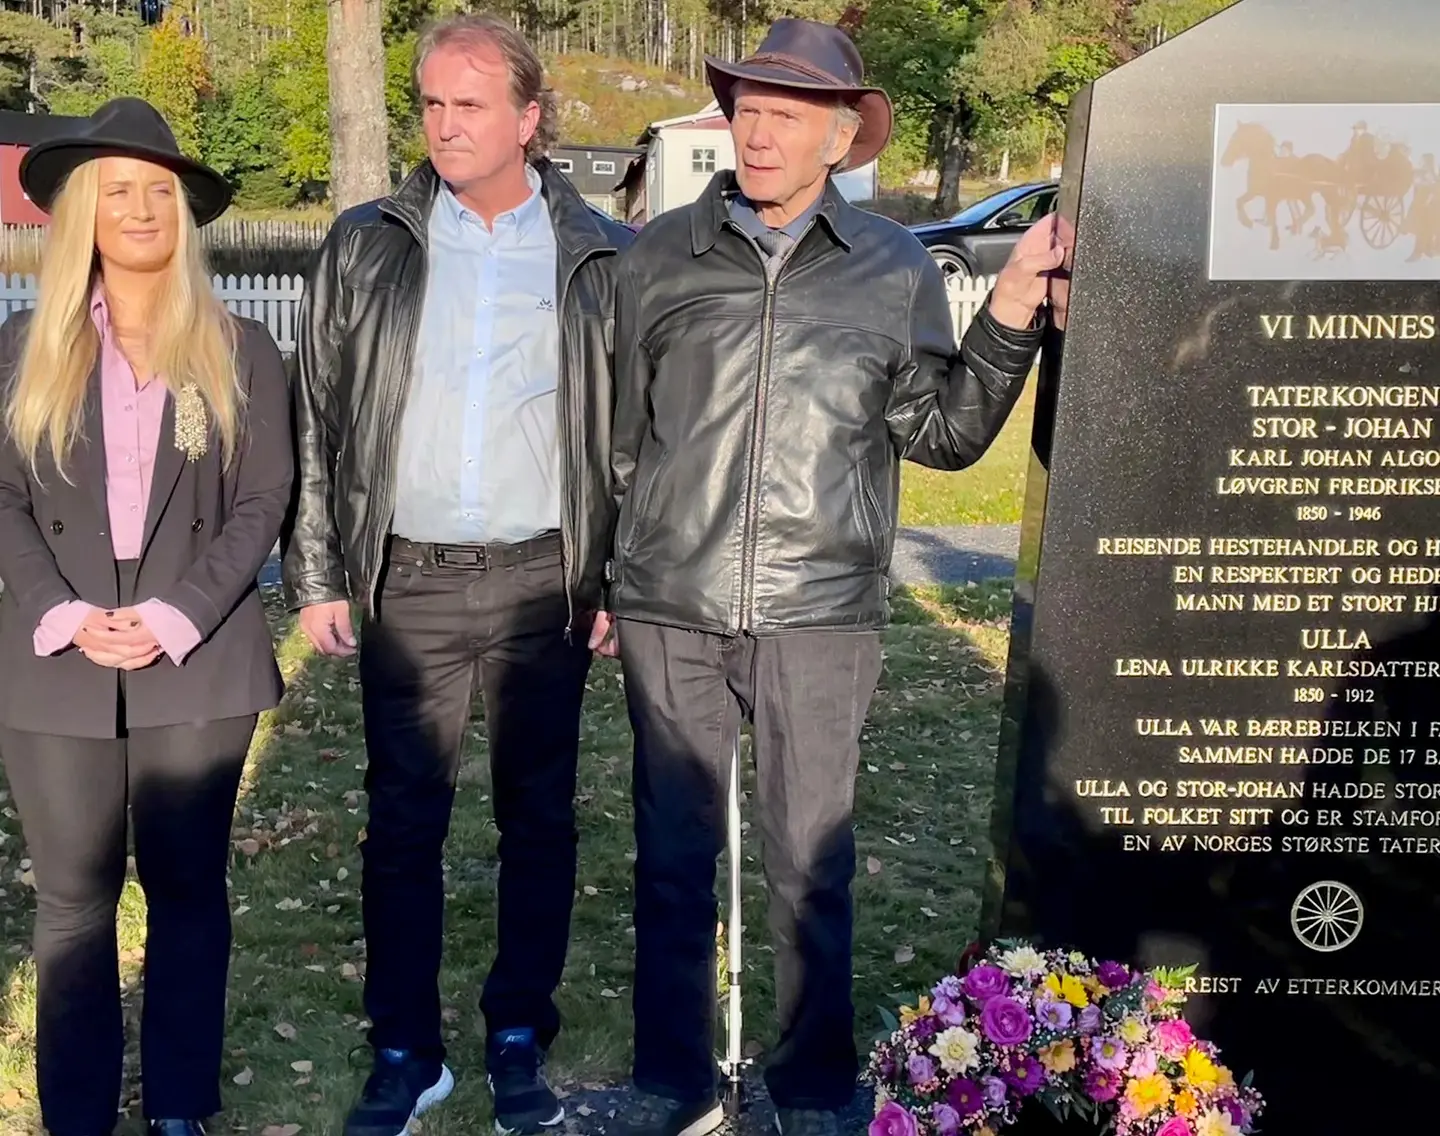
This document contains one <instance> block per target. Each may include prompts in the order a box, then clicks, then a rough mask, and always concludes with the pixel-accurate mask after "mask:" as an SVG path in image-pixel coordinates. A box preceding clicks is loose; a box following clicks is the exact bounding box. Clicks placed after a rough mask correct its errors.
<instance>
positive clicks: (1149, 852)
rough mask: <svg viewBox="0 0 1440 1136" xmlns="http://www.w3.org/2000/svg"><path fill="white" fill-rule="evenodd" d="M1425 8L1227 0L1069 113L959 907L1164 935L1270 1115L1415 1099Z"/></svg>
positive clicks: (998, 920)
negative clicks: (984, 870) (982, 780)
mask: <svg viewBox="0 0 1440 1136" xmlns="http://www.w3.org/2000/svg"><path fill="white" fill-rule="evenodd" d="M1437 45H1440V3H1436V2H1435V0H1364V2H1363V3H1362V2H1358V0H1240V2H1239V3H1238V4H1236V5H1235V6H1234V7H1232V8H1230V9H1228V10H1226V11H1225V12H1223V13H1221V14H1219V15H1217V16H1215V17H1213V18H1212V19H1210V20H1208V21H1206V22H1205V23H1203V24H1201V25H1199V26H1198V27H1196V28H1194V29H1192V30H1190V31H1189V32H1186V33H1185V34H1183V35H1180V36H1178V37H1176V38H1174V39H1173V40H1171V41H1170V42H1168V43H1165V44H1163V45H1161V46H1160V47H1159V48H1157V49H1155V50H1153V51H1150V52H1147V53H1145V54H1143V55H1141V56H1140V57H1139V58H1138V59H1136V60H1134V61H1133V62H1131V63H1129V64H1127V65H1126V66H1124V67H1121V68H1119V69H1118V70H1116V71H1114V72H1112V73H1110V74H1109V75H1107V76H1105V77H1104V78H1102V79H1100V80H1099V81H1098V82H1096V83H1095V84H1093V85H1092V86H1091V87H1090V88H1088V89H1087V90H1085V91H1084V92H1082V94H1081V96H1080V97H1079V99H1078V100H1077V102H1076V104H1075V105H1074V107H1073V110H1072V118H1071V125H1070V132H1069V136H1068V138H1067V148H1066V154H1065V163H1064V174H1063V179H1062V190H1061V194H1060V204H1059V211H1060V214H1061V218H1062V221H1061V226H1060V229H1061V233H1062V238H1063V239H1064V240H1065V242H1066V244H1067V246H1068V247H1069V252H1070V256H1069V257H1068V259H1067V267H1068V272H1069V280H1068V283H1067V282H1057V285H1056V289H1055V294H1054V296H1053V304H1054V306H1053V317H1052V318H1053V324H1054V326H1053V329H1052V333H1051V335H1050V342H1049V345H1048V347H1047V351H1046V356H1045V360H1044V362H1043V363H1042V371H1041V379H1040V388H1039V392H1038V403H1037V421H1036V429H1035V438H1034V449H1033V455H1032V463H1031V465H1032V469H1031V481H1030V493H1029V498H1028V500H1027V506H1026V513H1027V516H1026V520H1025V525H1024V535H1023V538H1022V548H1021V553H1020V561H1019V568H1018V574H1017V583H1016V607H1015V620H1014V634H1013V643H1012V649H1011V650H1012V656H1011V667H1010V674H1009V676H1008V683H1007V708H1006V717H1005V724H1004V727H1003V729H1002V745H1001V766H1000V777H999V784H998V792H997V813H996V817H997V823H996V844H995V847H996V853H995V860H994V861H993V862H992V865H991V868H992V870H991V876H990V882H991V894H990V895H989V896H988V897H987V900H988V902H987V911H986V928H987V931H988V932H989V933H991V934H994V933H1001V934H1005V933H1008V934H1026V935H1035V936H1037V937H1039V938H1041V939H1043V940H1044V941H1045V942H1046V943H1047V944H1049V945H1065V946H1071V947H1074V948H1076V949H1080V950H1083V951H1085V952H1086V953H1088V954H1092V955H1101V956H1113V957H1116V958H1119V959H1122V960H1129V961H1133V962H1136V963H1142V964H1146V965H1153V964H1169V965H1177V964H1186V963H1191V962H1193V963H1196V964H1198V970H1197V972H1196V973H1195V975H1194V976H1193V978H1192V979H1191V983H1192V989H1193V992H1194V995H1195V997H1194V999H1193V1001H1192V1004H1191V1010H1190V1017H1191V1020H1192V1023H1193V1024H1195V1025H1196V1026H1197V1027H1198V1028H1199V1029H1200V1030H1201V1031H1202V1032H1203V1034H1204V1035H1205V1036H1207V1037H1209V1038H1211V1039H1213V1040H1214V1041H1215V1042H1216V1043H1217V1044H1219V1045H1220V1046H1221V1047H1222V1049H1223V1051H1224V1055H1225V1058H1226V1061H1227V1064H1229V1065H1230V1066H1231V1067H1232V1068H1233V1069H1235V1070H1236V1071H1237V1073H1243V1072H1244V1071H1246V1070H1252V1071H1253V1072H1254V1075H1255V1083H1256V1086H1257V1087H1258V1088H1259V1089H1260V1090H1261V1091H1262V1092H1263V1093H1264V1094H1265V1095H1266V1097H1267V1098H1268V1101H1269V1107H1268V1108H1267V1111H1266V1115H1265V1117H1264V1120H1263V1128H1264V1130H1265V1131H1266V1132H1268V1133H1273V1134H1275V1136H1353V1134H1355V1133H1358V1132H1365V1133H1370V1132H1375V1133H1394V1132H1411V1131H1413V1132H1419V1131H1430V1130H1440V1119H1437V1111H1436V1110H1437V1101H1440V1032H1437V1025H1436V1023H1437V1021H1440V961H1437V950H1436V946H1437V934H1440V432H1437V423H1440V332H1437V322H1440V283H1437V281H1440V171H1437V165H1436V162H1437V157H1436V156H1437V155H1440V66H1437V64H1436V61H1435V52H1436V49H1437ZM1417 1125H1418V1127H1417Z"/></svg>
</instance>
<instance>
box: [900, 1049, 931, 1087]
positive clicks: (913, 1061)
mask: <svg viewBox="0 0 1440 1136" xmlns="http://www.w3.org/2000/svg"><path fill="white" fill-rule="evenodd" d="M906 1072H908V1073H909V1074H910V1083H911V1084H912V1085H923V1084H925V1082H926V1081H933V1080H934V1079H935V1062H934V1060H933V1059H932V1058H929V1057H926V1056H925V1054H923V1053H916V1054H915V1055H914V1056H912V1057H911V1058H910V1062H909V1067H908V1068H907V1070H906Z"/></svg>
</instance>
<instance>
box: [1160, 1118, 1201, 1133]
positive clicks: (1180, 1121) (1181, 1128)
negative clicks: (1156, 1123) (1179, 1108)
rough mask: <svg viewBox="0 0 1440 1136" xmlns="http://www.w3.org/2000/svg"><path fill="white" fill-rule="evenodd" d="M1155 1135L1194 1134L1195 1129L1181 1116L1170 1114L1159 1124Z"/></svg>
mask: <svg viewBox="0 0 1440 1136" xmlns="http://www.w3.org/2000/svg"><path fill="white" fill-rule="evenodd" d="M1155 1136H1195V1130H1194V1129H1193V1128H1191V1127H1190V1122H1189V1121H1188V1120H1186V1119H1185V1118H1184V1117H1183V1116H1172V1117H1171V1118H1170V1119H1169V1120H1167V1121H1166V1122H1165V1123H1164V1124H1162V1125H1161V1126H1160V1131H1158V1132H1156V1133H1155Z"/></svg>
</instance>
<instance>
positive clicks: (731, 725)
mask: <svg viewBox="0 0 1440 1136" xmlns="http://www.w3.org/2000/svg"><path fill="white" fill-rule="evenodd" d="M620 654H621V662H622V664H623V665H624V669H625V694H626V698H627V699H628V701H629V708H630V721H631V726H632V728H633V730H634V733H635V773H634V793H635V844H636V851H637V853H638V858H637V860H636V864H635V932H636V955H635V995H634V1004H635V1068H634V1076H635V1083H636V1084H637V1085H638V1086H639V1087H640V1088H641V1089H643V1090H645V1091H647V1092H652V1093H658V1094H659V1095H661V1096H665V1097H670V1098H672V1099H675V1100H696V1099H700V1098H702V1097H704V1096H705V1095H706V1094H708V1093H711V1092H713V1091H714V1089H715V1086H716V1074H717V1070H716V1066H715V1059H714V1044H715V1026H716V984H715V978H716V975H715V924H716V920H717V918H718V914H719V911H718V905H717V903H716V898H715V878H716V860H717V857H718V856H719V855H720V853H721V852H722V851H723V849H724V847H725V796H726V793H727V791H728V789H729V784H730V780H729V776H730V775H729V770H730V762H731V757H732V747H733V745H734V742H735V739H736V737H737V735H738V733H739V730H740V725H741V720H742V717H743V718H749V719H750V720H751V721H752V722H753V723H754V739H755V765H756V777H757V786H756V787H757V794H756V797H757V799H756V813H755V817H756V821H757V827H758V829H759V831H760V835H761V838H762V841H763V852H764V865H765V877H766V880H767V882H768V884H769V895H770V910H769V922H770V932H771V936H772V939H773V943H774V949H775V991H776V1000H777V1003H778V1005H777V1010H778V1016H779V1026H780V1038H779V1044H778V1046H777V1048H776V1049H775V1051H774V1054H773V1056H772V1059H771V1061H770V1063H769V1066H768V1068H767V1069H766V1074H765V1078H766V1085H767V1087H768V1088H769V1091H770V1096H771V1098H772V1099H773V1100H774V1102H775V1104H776V1105H777V1106H779V1107H782V1108H819V1109H838V1108H841V1107H843V1106H845V1105H847V1104H849V1103H850V1101H851V1099H852V1098H853V1096H854V1094H855V1078H856V1075H857V1073H858V1071H859V1062H858V1057H857V1054H856V1050H855V1041H854V1033H853V1031H854V1006H853V1004H852V1001H851V962H850V955H851V934H852V929H851V922H852V906H851V898H850V883H851V880H852V879H853V878H854V874H855V837H854V832H853V829H852V827H851V812H852V809H853V805H854V796H855V772H856V767H857V765H858V762H859V752H860V750H859V738H860V730H861V727H862V726H863V725H864V721H865V715H866V712H867V711H868V709H869V706H870V699H871V698H872V696H873V695H874V692H875V685H876V683H877V682H878V681H879V677H880V638H879V635H878V634H877V633H874V632H863V631H857V632H848V631H836V632H831V631H815V632H795V633H790V634H786V635H776V636H773V637H764V638H750V637H740V638H725V637H722V636H718V635H706V634H701V633H697V632H690V631H679V630H676V629H674V628H667V627H660V626H656V625H653V624H645V623H636V622H633V621H629V620H626V621H622V624H621V627H620Z"/></svg>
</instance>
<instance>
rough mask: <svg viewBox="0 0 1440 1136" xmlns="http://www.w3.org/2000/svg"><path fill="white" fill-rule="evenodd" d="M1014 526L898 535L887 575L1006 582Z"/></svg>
mask: <svg viewBox="0 0 1440 1136" xmlns="http://www.w3.org/2000/svg"><path fill="white" fill-rule="evenodd" d="M1019 547H1020V526H1019V525H956V526H951V527H948V528H915V529H901V530H900V532H899V535H898V536H897V537H896V538H895V556H894V560H893V563H892V564H891V567H890V575H891V577H892V578H893V579H894V580H895V581H896V583H900V584H967V583H969V582H971V581H972V580H973V581H980V580H989V579H993V578H995V577H997V576H1004V577H1008V576H1010V575H1012V574H1013V573H1014V571H1015V556H1016V552H1017V550H1018V549H1019ZM260 582H261V583H262V584H278V583H279V582H280V565H279V562H278V561H277V560H275V559H274V558H272V559H271V560H270V561H269V562H268V563H267V564H266V565H265V567H264V568H262V569H261V570H260Z"/></svg>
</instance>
